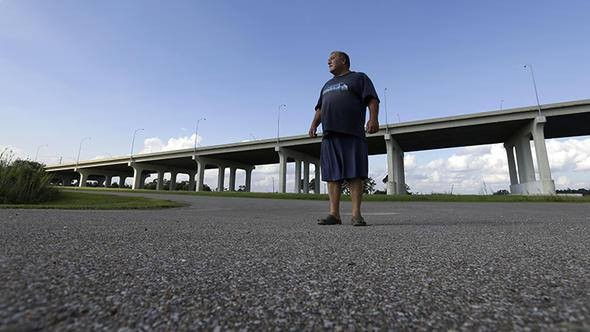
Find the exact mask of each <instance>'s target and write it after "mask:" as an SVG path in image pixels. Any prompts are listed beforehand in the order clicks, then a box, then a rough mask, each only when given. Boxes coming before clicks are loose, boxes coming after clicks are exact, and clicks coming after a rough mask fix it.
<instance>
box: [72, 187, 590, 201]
mask: <svg viewBox="0 0 590 332" xmlns="http://www.w3.org/2000/svg"><path fill="white" fill-rule="evenodd" d="M72 189H74V190H80V191H95V192H101V191H102V192H135V193H142V194H144V193H145V194H160V195H198V196H213V197H248V198H269V199H303V200H324V201H327V200H328V195H326V194H320V195H315V194H295V193H285V194H282V193H280V194H279V193H256V192H227V191H226V192H212V191H200V192H195V191H155V190H147V189H140V190H133V191H131V190H130V189H118V188H89V187H85V188H77V187H75V188H74V187H72ZM68 190H69V188H68ZM342 199H343V200H350V197H349V196H345V195H343V196H342ZM363 201H366V202H367V201H368V202H474V203H481V202H538V203H547V202H557V203H590V196H583V197H576V196H523V195H444V194H433V195H392V196H388V195H364V196H363Z"/></svg>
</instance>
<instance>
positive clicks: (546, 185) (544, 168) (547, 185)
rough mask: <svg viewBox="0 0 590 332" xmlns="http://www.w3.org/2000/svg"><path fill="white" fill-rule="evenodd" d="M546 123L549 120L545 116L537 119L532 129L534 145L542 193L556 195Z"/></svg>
mask: <svg viewBox="0 0 590 332" xmlns="http://www.w3.org/2000/svg"><path fill="white" fill-rule="evenodd" d="M546 122H547V120H546V118H545V117H544V116H539V117H536V118H535V121H534V122H533V126H532V128H531V134H532V136H533V144H534V145H535V155H536V157H537V168H538V169H539V182H540V185H541V193H542V194H544V195H555V182H553V180H552V179H551V168H550V167H549V158H548V156H547V146H546V145H545V133H544V128H545V123H546Z"/></svg>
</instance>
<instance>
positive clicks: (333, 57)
mask: <svg viewBox="0 0 590 332" xmlns="http://www.w3.org/2000/svg"><path fill="white" fill-rule="evenodd" d="M328 68H329V69H330V73H332V74H333V75H338V74H340V73H343V72H344V71H345V70H346V61H345V60H344V57H343V56H341V55H340V54H338V53H332V54H330V57H329V58H328Z"/></svg>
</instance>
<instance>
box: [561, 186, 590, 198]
mask: <svg viewBox="0 0 590 332" xmlns="http://www.w3.org/2000/svg"><path fill="white" fill-rule="evenodd" d="M555 192H556V193H558V194H582V195H583V196H588V195H590V189H586V188H579V189H571V188H567V189H558V190H556V191H555Z"/></svg>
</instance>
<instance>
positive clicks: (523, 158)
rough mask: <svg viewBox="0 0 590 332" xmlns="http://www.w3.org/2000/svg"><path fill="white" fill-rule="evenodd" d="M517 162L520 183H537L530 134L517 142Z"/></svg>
mask: <svg viewBox="0 0 590 332" xmlns="http://www.w3.org/2000/svg"><path fill="white" fill-rule="evenodd" d="M516 162H517V163H518V178H519V180H520V181H519V182H520V183H527V182H533V181H535V168H534V166H533V155H532V153H531V144H530V141H529V135H528V134H527V135H523V136H521V137H519V138H518V140H517V142H516Z"/></svg>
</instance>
